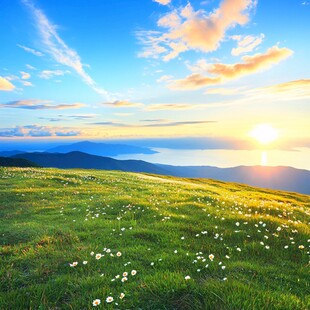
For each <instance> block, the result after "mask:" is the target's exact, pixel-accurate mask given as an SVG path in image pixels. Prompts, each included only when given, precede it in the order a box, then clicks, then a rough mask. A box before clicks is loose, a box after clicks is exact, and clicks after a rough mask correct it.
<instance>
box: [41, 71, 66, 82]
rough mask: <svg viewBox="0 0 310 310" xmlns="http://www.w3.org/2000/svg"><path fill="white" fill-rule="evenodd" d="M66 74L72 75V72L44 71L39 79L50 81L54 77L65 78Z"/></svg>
mask: <svg viewBox="0 0 310 310" xmlns="http://www.w3.org/2000/svg"><path fill="white" fill-rule="evenodd" d="M66 73H70V71H63V70H43V71H41V72H40V73H39V77H40V78H42V79H45V80H48V79H50V78H52V77H54V76H63V75H65V74H66Z"/></svg>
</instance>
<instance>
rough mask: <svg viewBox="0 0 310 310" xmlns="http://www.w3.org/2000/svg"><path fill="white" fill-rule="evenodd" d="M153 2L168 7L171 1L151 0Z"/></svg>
mask: <svg viewBox="0 0 310 310" xmlns="http://www.w3.org/2000/svg"><path fill="white" fill-rule="evenodd" d="M153 1H154V2H157V3H159V4H162V5H168V4H169V3H170V2H171V0H153Z"/></svg>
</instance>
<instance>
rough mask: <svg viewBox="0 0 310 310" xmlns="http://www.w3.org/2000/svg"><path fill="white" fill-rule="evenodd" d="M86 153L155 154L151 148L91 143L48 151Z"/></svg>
mask: <svg viewBox="0 0 310 310" xmlns="http://www.w3.org/2000/svg"><path fill="white" fill-rule="evenodd" d="M75 151H78V152H84V153H88V154H91V155H98V156H117V155H122V154H155V153H157V152H156V151H153V150H152V149H150V148H146V147H140V146H132V145H126V144H109V143H95V142H89V141H83V142H77V143H73V144H68V145H61V146H57V147H54V148H51V149H48V150H46V152H47V153H69V152H75Z"/></svg>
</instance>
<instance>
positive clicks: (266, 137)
mask: <svg viewBox="0 0 310 310" xmlns="http://www.w3.org/2000/svg"><path fill="white" fill-rule="evenodd" d="M249 135H250V137H252V138H254V139H256V140H257V141H258V142H260V143H261V144H269V143H271V142H273V141H275V140H276V139H277V138H278V136H279V134H278V131H277V130H276V129H275V128H273V127H272V126H270V125H268V124H260V125H257V126H256V127H255V128H254V129H253V130H252V131H251V132H250V133H249Z"/></svg>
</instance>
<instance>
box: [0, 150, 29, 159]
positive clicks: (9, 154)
mask: <svg viewBox="0 0 310 310" xmlns="http://www.w3.org/2000/svg"><path fill="white" fill-rule="evenodd" d="M22 153H25V151H16V150H14V151H2V152H0V156H1V157H11V156H14V155H17V154H22Z"/></svg>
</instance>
